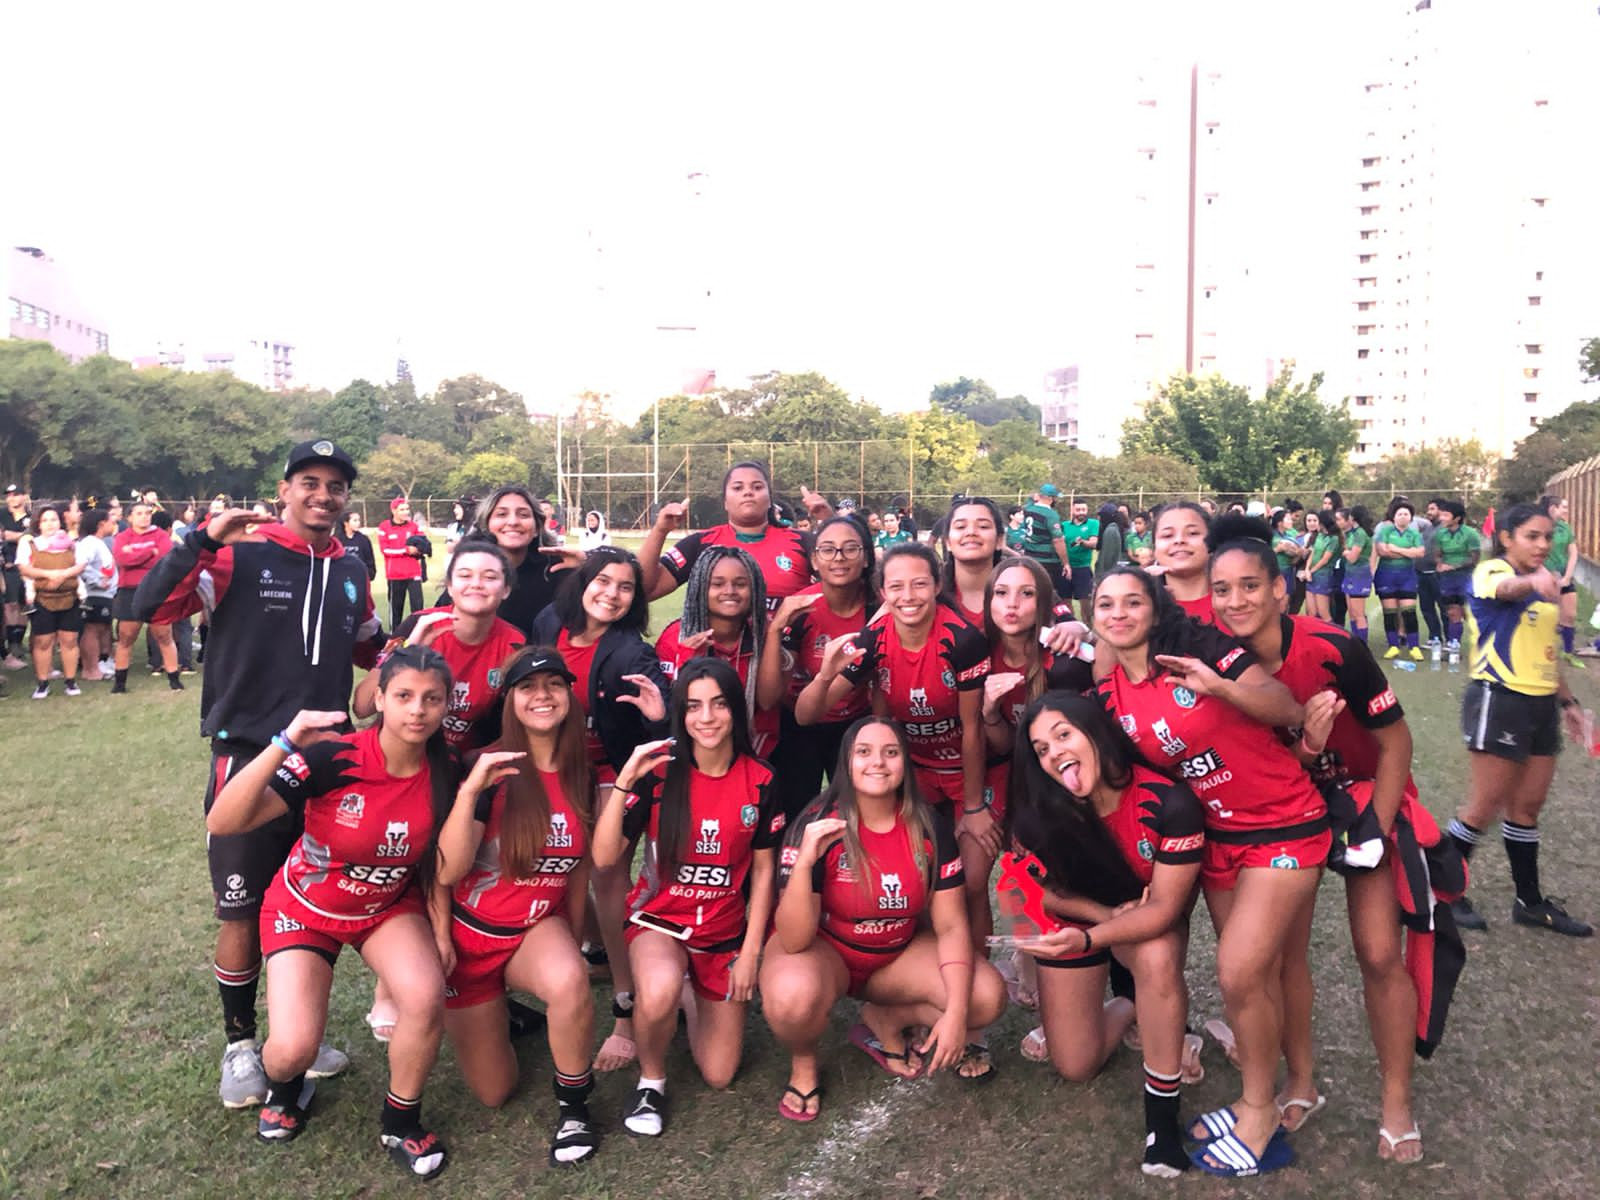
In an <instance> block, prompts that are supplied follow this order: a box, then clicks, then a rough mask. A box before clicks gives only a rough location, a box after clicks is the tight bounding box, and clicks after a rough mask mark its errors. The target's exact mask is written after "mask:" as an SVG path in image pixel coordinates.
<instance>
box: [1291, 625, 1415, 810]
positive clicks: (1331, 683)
mask: <svg viewBox="0 0 1600 1200" xmlns="http://www.w3.org/2000/svg"><path fill="white" fill-rule="evenodd" d="M1282 622H1283V666H1281V667H1279V668H1278V673H1277V678H1278V679H1279V680H1280V681H1282V683H1283V684H1284V686H1285V687H1287V688H1288V689H1289V690H1290V691H1291V692H1293V693H1294V698H1295V699H1296V700H1298V701H1300V703H1302V704H1304V703H1305V702H1306V701H1307V700H1309V699H1311V697H1312V696H1315V695H1316V694H1317V693H1318V692H1323V691H1327V690H1329V689H1332V690H1333V691H1336V692H1338V693H1339V695H1341V696H1343V697H1344V702H1345V706H1344V711H1343V712H1341V713H1340V714H1339V715H1338V716H1337V717H1335V718H1334V720H1333V732H1332V733H1330V734H1329V735H1328V744H1327V746H1326V747H1325V748H1324V749H1323V751H1322V754H1321V755H1320V756H1318V758H1317V761H1316V762H1314V763H1312V764H1311V768H1310V770H1311V775H1312V778H1314V779H1316V780H1317V781H1318V782H1336V783H1349V782H1351V781H1352V780H1357V779H1372V778H1375V777H1376V775H1377V773H1378V742H1377V739H1376V738H1374V737H1373V736H1372V732H1371V731H1372V730H1374V729H1382V728H1384V727H1385V726H1388V725H1393V724H1394V723H1395V722H1396V721H1399V720H1402V719H1404V717H1405V712H1404V710H1403V709H1401V707H1400V701H1399V700H1398V699H1397V698H1396V697H1395V694H1394V689H1393V688H1391V687H1390V686H1389V681H1388V679H1386V678H1385V677H1384V674H1383V670H1382V668H1380V667H1379V666H1378V663H1377V660H1376V659H1374V658H1373V657H1372V651H1371V650H1369V649H1367V644H1366V643H1365V642H1363V641H1360V640H1358V639H1356V638H1353V637H1351V636H1350V635H1349V634H1348V633H1346V632H1345V631H1344V630H1343V629H1340V628H1339V627H1338V626H1337V625H1330V624H1329V623H1328V622H1326V621H1320V620H1318V619H1317V618H1316V617H1304V616H1296V617H1284V618H1282Z"/></svg>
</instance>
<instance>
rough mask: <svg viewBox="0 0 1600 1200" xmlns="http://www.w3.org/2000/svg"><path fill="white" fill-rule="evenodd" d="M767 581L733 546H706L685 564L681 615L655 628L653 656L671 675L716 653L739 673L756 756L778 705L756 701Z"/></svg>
mask: <svg viewBox="0 0 1600 1200" xmlns="http://www.w3.org/2000/svg"><path fill="white" fill-rule="evenodd" d="M766 624H767V586H766V580H765V579H764V578H763V577H762V574H761V566H760V564H759V563H757V562H756V560H755V559H754V558H752V557H751V556H750V554H748V553H747V552H746V551H744V550H741V549H740V548H739V547H737V546H707V547H706V548H705V549H704V550H703V551H702V552H701V554H700V556H699V557H698V558H696V559H695V561H694V566H692V567H691V568H689V578H688V581H687V583H686V585H685V587H684V593H683V615H682V616H681V617H679V618H678V619H677V620H676V621H674V622H672V624H670V625H668V626H667V627H666V628H665V629H663V630H662V631H661V636H660V638H658V639H657V640H656V656H657V657H658V658H659V659H660V660H661V673H662V674H663V675H665V676H666V677H667V678H668V679H670V680H673V681H676V680H677V678H678V668H680V667H681V666H683V664H684V663H686V662H688V661H689V660H690V659H692V658H697V657H700V656H702V655H704V656H709V657H712V658H720V659H722V660H723V661H724V662H726V663H728V665H729V666H731V667H732V668H733V669H734V670H735V671H736V672H738V675H739V683H740V685H741V686H742V687H743V688H744V696H745V712H746V714H747V715H748V717H749V721H750V738H751V742H752V744H753V746H754V749H755V753H756V756H757V757H758V758H764V757H765V756H766V755H768V754H770V753H772V748H773V746H774V745H775V744H776V743H777V740H778V710H777V707H776V706H772V707H766V708H763V707H762V706H761V705H760V704H758V703H757V701H756V683H757V677H758V676H759V674H760V671H761V653H762V650H763V648H764V644H765V641H766V635H767V631H766Z"/></svg>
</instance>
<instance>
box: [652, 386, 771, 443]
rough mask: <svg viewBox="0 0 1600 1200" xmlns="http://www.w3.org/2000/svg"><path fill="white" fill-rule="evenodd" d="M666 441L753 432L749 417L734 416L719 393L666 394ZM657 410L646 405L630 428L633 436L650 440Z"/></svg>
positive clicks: (717, 439)
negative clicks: (696, 394) (749, 426)
mask: <svg viewBox="0 0 1600 1200" xmlns="http://www.w3.org/2000/svg"><path fill="white" fill-rule="evenodd" d="M659 410H660V420H661V441H662V444H664V445H691V444H694V443H699V442H726V441H736V440H740V439H743V438H745V437H747V436H748V435H749V428H748V425H749V421H748V418H746V419H744V420H739V419H737V418H734V417H731V416H729V414H728V410H727V409H726V408H725V407H724V406H723V403H722V401H720V400H719V399H717V398H716V396H714V395H712V396H664V397H662V399H661V401H660V403H659ZM655 421H656V413H655V412H654V411H652V410H651V409H646V410H645V411H644V413H643V414H642V415H641V416H640V417H639V420H638V421H637V422H635V424H634V426H633V428H632V429H631V430H630V431H629V435H628V436H629V437H630V439H631V440H633V441H635V442H639V443H646V442H649V441H650V440H651V438H652V437H654V435H655Z"/></svg>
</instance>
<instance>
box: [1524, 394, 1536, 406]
mask: <svg viewBox="0 0 1600 1200" xmlns="http://www.w3.org/2000/svg"><path fill="white" fill-rule="evenodd" d="M1522 399H1523V400H1524V401H1525V402H1526V403H1528V404H1537V403H1539V393H1538V392H1523V393H1522Z"/></svg>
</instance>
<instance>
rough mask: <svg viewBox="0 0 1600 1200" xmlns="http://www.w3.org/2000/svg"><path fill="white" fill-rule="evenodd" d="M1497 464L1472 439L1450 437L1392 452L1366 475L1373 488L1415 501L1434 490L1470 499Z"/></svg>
mask: <svg viewBox="0 0 1600 1200" xmlns="http://www.w3.org/2000/svg"><path fill="white" fill-rule="evenodd" d="M1499 465H1500V462H1499V459H1498V458H1497V457H1496V456H1495V455H1494V454H1493V453H1492V452H1490V451H1488V450H1485V449H1484V448H1483V444H1482V443H1481V442H1479V441H1478V440H1477V439H1476V438H1473V439H1471V440H1469V441H1464V442H1461V441H1455V440H1454V439H1452V440H1450V441H1446V442H1441V443H1439V444H1438V445H1435V446H1424V447H1421V448H1419V449H1415V450H1408V451H1406V452H1404V453H1402V454H1396V455H1393V456H1391V457H1390V458H1387V459H1385V460H1384V461H1383V462H1381V463H1378V464H1377V465H1376V466H1375V467H1372V468H1371V469H1370V471H1369V478H1370V479H1371V481H1372V483H1373V484H1374V485H1376V486H1377V487H1380V488H1392V489H1393V490H1394V491H1396V492H1405V493H1407V494H1408V495H1410V496H1411V497H1412V499H1414V500H1417V501H1419V502H1423V501H1425V500H1426V499H1427V498H1428V497H1429V496H1431V495H1433V494H1435V493H1443V494H1446V495H1458V496H1465V497H1468V498H1469V499H1470V497H1472V496H1473V495H1475V494H1478V493H1481V492H1484V491H1487V490H1488V488H1489V486H1490V485H1491V484H1492V483H1493V482H1494V478H1495V472H1496V470H1497V469H1498V467H1499ZM1424 493H1427V495H1426V496H1425V495H1424Z"/></svg>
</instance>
